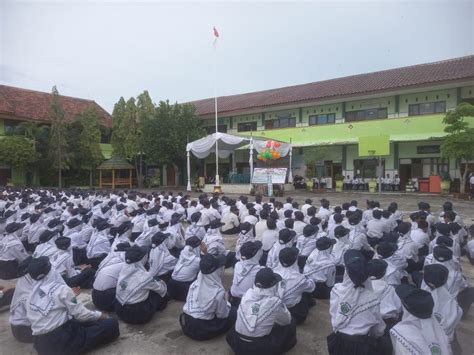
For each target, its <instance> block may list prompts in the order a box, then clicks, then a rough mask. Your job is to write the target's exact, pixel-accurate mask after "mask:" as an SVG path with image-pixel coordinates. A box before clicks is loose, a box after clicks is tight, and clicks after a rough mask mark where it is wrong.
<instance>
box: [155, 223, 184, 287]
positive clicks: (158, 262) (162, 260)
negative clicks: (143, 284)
mask: <svg viewBox="0 0 474 355" xmlns="http://www.w3.org/2000/svg"><path fill="white" fill-rule="evenodd" d="M169 238H170V234H169V233H166V234H165V233H162V232H158V233H156V234H155V235H154V236H153V237H152V238H151V251H150V256H149V258H148V263H149V264H150V269H149V270H148V272H149V273H150V275H151V276H152V277H154V278H159V279H160V280H162V281H164V282H166V283H168V281H169V280H170V279H171V274H172V273H173V269H174V267H175V266H176V263H177V262H178V259H176V258H175V257H174V256H173V255H171V254H170V252H169V249H168V248H167V247H166V241H167V240H168V239H169Z"/></svg>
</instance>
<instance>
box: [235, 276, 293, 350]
mask: <svg viewBox="0 0 474 355" xmlns="http://www.w3.org/2000/svg"><path fill="white" fill-rule="evenodd" d="M281 280H282V278H281V276H280V275H278V274H277V273H274V272H273V271H272V270H271V269H269V268H263V269H261V270H260V271H259V272H257V275H256V276H255V283H254V286H253V287H252V288H250V289H249V290H248V291H247V292H246V293H245V295H244V296H243V297H242V301H241V303H240V306H239V309H238V312H237V321H236V323H235V327H232V329H231V330H230V331H229V333H227V336H226V340H227V343H228V344H229V345H230V347H231V348H232V350H233V351H234V353H236V354H239V355H240V354H282V353H285V352H287V351H289V350H290V349H292V348H293V347H294V346H295V345H296V324H295V321H294V320H292V317H291V314H290V312H289V311H288V309H287V308H286V306H285V304H284V303H283V301H282V300H281V298H280V297H279V294H278V288H279V284H280V281H281Z"/></svg>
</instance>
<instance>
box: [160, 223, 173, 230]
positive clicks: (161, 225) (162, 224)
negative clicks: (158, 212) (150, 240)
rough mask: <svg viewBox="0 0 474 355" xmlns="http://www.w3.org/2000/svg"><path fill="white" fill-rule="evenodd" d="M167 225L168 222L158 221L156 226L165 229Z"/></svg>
mask: <svg viewBox="0 0 474 355" xmlns="http://www.w3.org/2000/svg"><path fill="white" fill-rule="evenodd" d="M169 225H170V223H169V222H162V223H159V224H158V227H159V228H160V229H165V228H167V227H168V226H169Z"/></svg>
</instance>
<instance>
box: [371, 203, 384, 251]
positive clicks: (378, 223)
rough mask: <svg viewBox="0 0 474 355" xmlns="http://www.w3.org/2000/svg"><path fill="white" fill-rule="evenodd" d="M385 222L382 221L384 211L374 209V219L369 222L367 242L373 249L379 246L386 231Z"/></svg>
mask: <svg viewBox="0 0 474 355" xmlns="http://www.w3.org/2000/svg"><path fill="white" fill-rule="evenodd" d="M385 226H386V225H385V222H384V221H383V220H382V210H379V209H374V210H373V211H372V219H371V220H370V221H368V222H367V241H368V242H369V244H370V246H371V247H374V246H375V245H377V244H378V243H379V241H380V238H382V236H383V233H384V232H385V231H386V230H385V228H386V227H385Z"/></svg>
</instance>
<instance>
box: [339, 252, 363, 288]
mask: <svg viewBox="0 0 474 355" xmlns="http://www.w3.org/2000/svg"><path fill="white" fill-rule="evenodd" d="M344 264H345V266H346V273H347V275H348V276H349V278H350V279H351V281H352V282H353V283H354V285H355V286H356V287H360V286H362V285H363V283H364V282H365V281H366V280H367V279H368V278H369V270H368V267H367V259H366V258H365V256H364V255H363V254H362V253H361V252H360V251H359V250H355V249H349V250H347V251H346V252H345V253H344Z"/></svg>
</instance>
